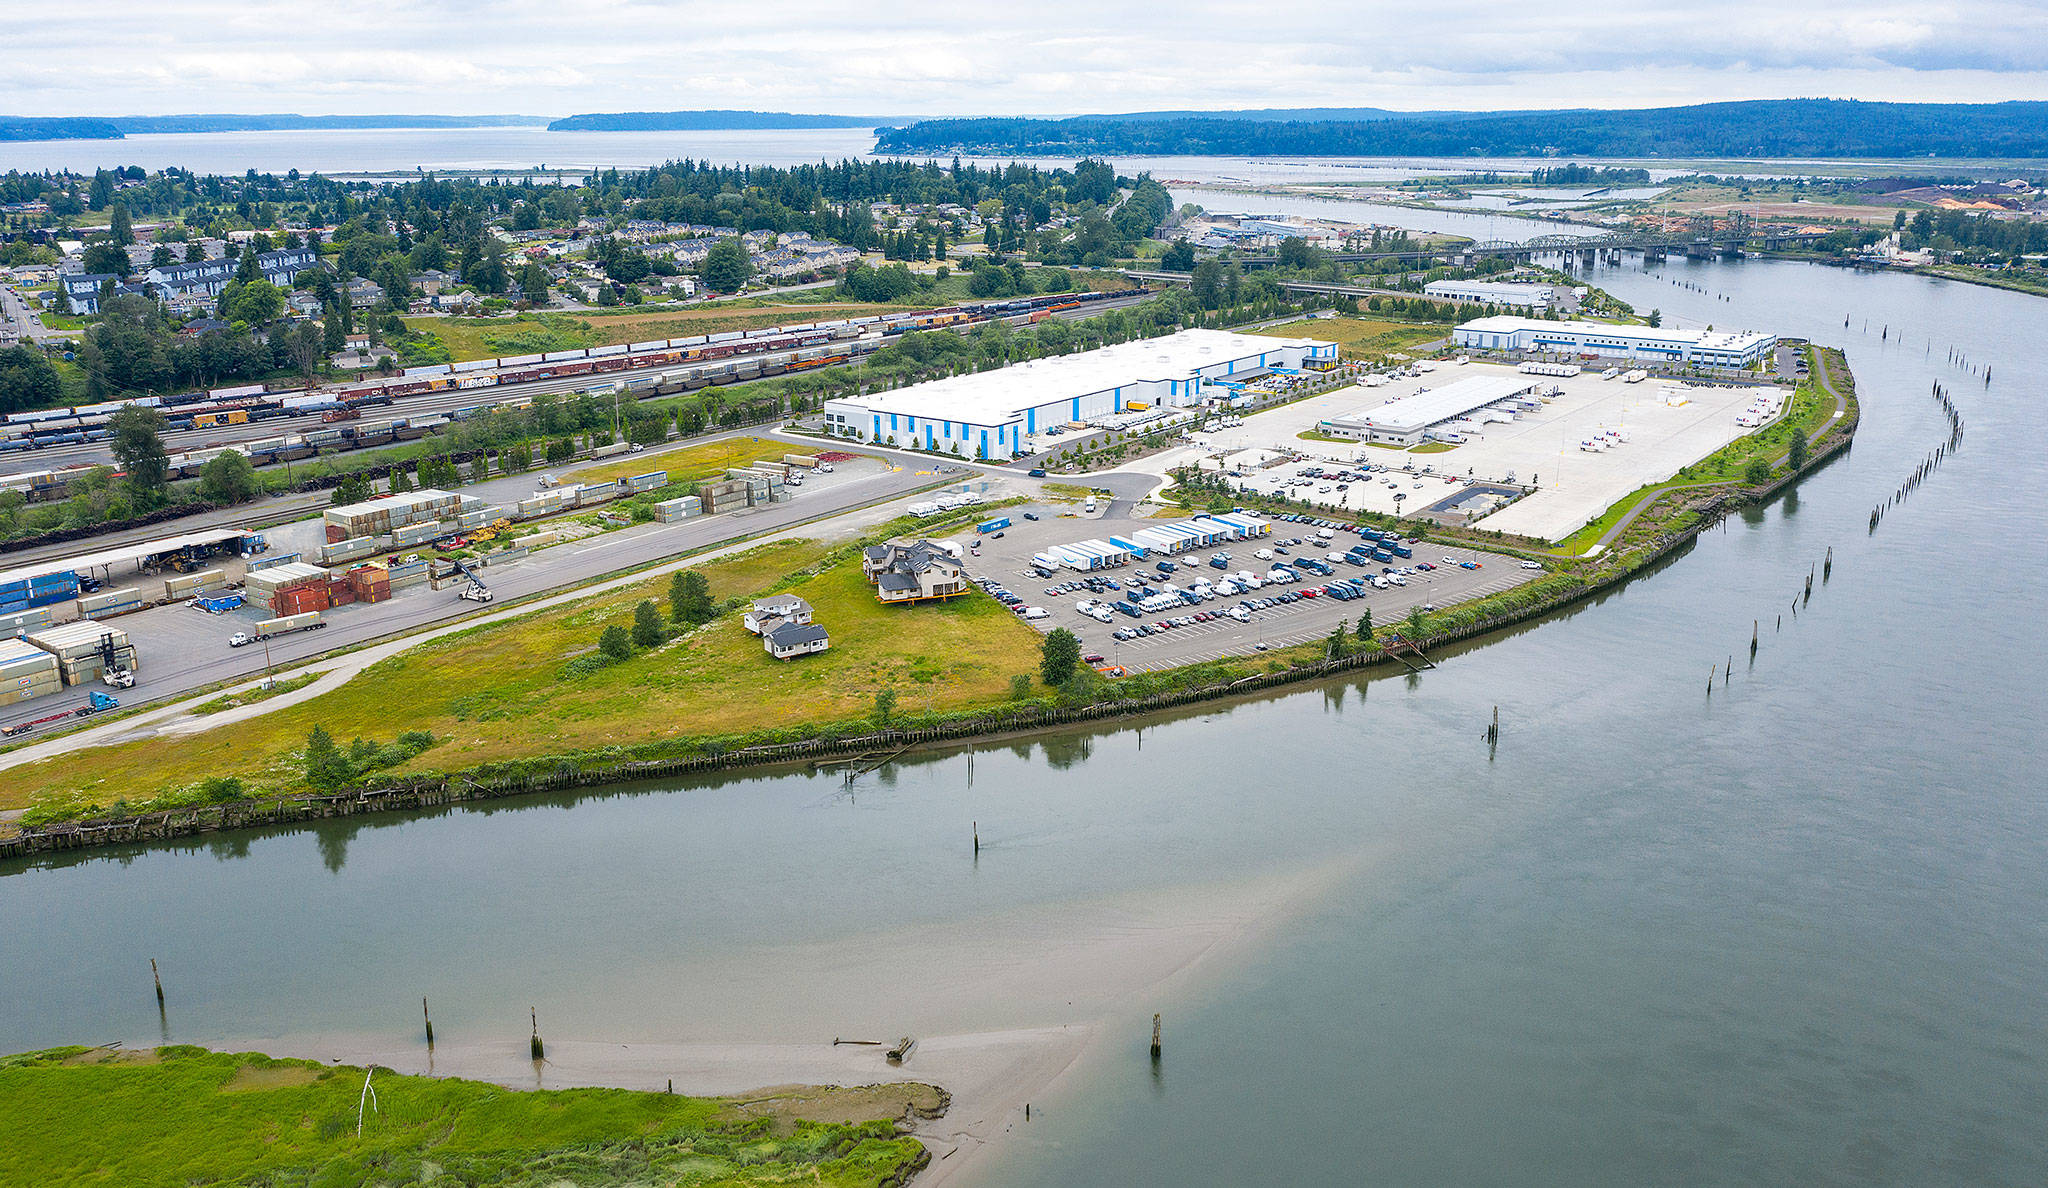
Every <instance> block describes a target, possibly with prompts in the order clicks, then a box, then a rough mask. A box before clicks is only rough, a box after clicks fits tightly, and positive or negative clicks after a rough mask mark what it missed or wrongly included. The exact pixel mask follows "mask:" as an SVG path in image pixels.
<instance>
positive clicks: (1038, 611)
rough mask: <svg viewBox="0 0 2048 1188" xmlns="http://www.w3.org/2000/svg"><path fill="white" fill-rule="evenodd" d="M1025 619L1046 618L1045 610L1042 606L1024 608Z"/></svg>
mask: <svg viewBox="0 0 2048 1188" xmlns="http://www.w3.org/2000/svg"><path fill="white" fill-rule="evenodd" d="M1024 617H1025V618H1027V619H1043V618H1044V617H1045V608H1044V607H1042V606H1027V607H1025V608H1024Z"/></svg>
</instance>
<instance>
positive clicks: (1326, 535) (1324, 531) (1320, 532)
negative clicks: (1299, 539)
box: [1316, 528, 1337, 540]
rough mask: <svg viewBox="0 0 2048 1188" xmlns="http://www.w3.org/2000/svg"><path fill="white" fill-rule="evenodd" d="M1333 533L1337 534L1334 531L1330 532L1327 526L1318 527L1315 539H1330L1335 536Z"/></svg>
mask: <svg viewBox="0 0 2048 1188" xmlns="http://www.w3.org/2000/svg"><path fill="white" fill-rule="evenodd" d="M1335 535H1337V534H1336V533H1335V532H1332V531H1330V530H1329V529H1328V528H1318V529H1316V539H1317V540H1328V539H1330V538H1331V537H1333V536H1335Z"/></svg>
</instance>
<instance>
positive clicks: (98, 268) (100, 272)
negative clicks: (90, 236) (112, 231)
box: [80, 240, 128, 276]
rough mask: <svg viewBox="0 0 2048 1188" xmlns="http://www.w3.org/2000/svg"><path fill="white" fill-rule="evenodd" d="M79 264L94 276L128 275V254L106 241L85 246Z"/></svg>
mask: <svg viewBox="0 0 2048 1188" xmlns="http://www.w3.org/2000/svg"><path fill="white" fill-rule="evenodd" d="M80 263H81V264H82V265H83V267H84V268H85V270H86V271H87V272H88V273H91V274H93V275H96V276H127V275H128V253H127V252H124V251H122V250H121V249H120V247H119V246H118V245H116V244H113V243H110V242H108V241H106V240H101V241H100V242H98V243H95V244H89V245H87V247H86V249H85V255H84V256H82V257H80Z"/></svg>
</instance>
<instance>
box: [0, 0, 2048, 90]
mask: <svg viewBox="0 0 2048 1188" xmlns="http://www.w3.org/2000/svg"><path fill="white" fill-rule="evenodd" d="M7 9H8V11H7V12H6V15H5V17H4V19H0V62H4V64H5V66H4V69H0V114H5V115H42V116H53V115H130V114H141V115H162V114H174V113H192V112H299V113H304V114H380V113H408V114H410V113H435V114H448V115H474V114H483V113H518V114H529V115H547V116H560V115H569V114H574V113H577V112H591V111H665V110H678V109H689V108H712V107H718V108H749V109H756V110H775V111H798V112H829V113H835V114H846V115H862V116H880V117H900V116H907V115H923V116H946V115H989V114H1000V115H1063V114H1075V113H1082V112H1115V111H1137V110H1148V109H1161V108H1173V109H1180V108H1191V109H1199V110H1222V109H1229V108H1243V107H1324V106H1341V107H1389V108H1396V109H1403V110H1420V109H1445V108H1453V109H1468V110H1495V109H1503V108H1545V107H1651V106H1665V105H1673V104H1682V103H1697V102H1710V101H1716V100H1727V99H1768V98H1789V97H1830V98H1857V99H1883V100H1899V101H1947V102H1994V101H1998V100H2005V99H2048V2H2044V0H1946V2H1944V0H1926V2H1923V3H1911V4H1906V3H1895V2H1891V0H1800V2H1798V3H1785V2H1784V0H1772V2H1753V0H1735V2H1716V0H1694V2H1690V3H1673V2H1670V0H1572V2H1570V3H1566V4H1555V3H1552V4H1543V3H1519V4H1505V3H1500V2H1498V0H1493V2H1481V0H1436V2H1434V3H1430V4H1427V5H1420V4H1415V3H1401V4H1395V3H1387V2H1385V0H1366V2H1362V3H1320V4H1318V3H1302V2H1299V0H1258V2H1256V3H1252V2H1246V0H1239V2H1237V3H1218V2H1214V0H1185V2H1183V3H1178V4H1171V5H1166V4H1152V3H1105V2H1104V0H1025V2H1023V3H1016V2H1012V3H1008V4H968V3H960V2H959V0H942V2H935V0H884V2H883V3H846V2H844V0H840V2H836V3H829V4H828V3H817V2H810V0H749V2H747V3H729V2H720V3H705V2H703V0H489V2H488V3H485V2H484V0H324V2H321V3H305V2H303V0H286V2H284V3H277V4H269V3H250V2H249V0H149V2H148V3H142V2H140V0H73V2H71V3H68V4H62V5H52V4H29V3H26V2H25V0H17V2H15V3H10V4H9V5H8V6H7Z"/></svg>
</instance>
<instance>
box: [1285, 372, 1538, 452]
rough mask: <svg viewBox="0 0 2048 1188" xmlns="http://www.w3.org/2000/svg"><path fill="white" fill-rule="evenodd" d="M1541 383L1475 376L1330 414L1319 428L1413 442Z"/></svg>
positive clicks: (1519, 378) (1399, 442)
mask: <svg viewBox="0 0 2048 1188" xmlns="http://www.w3.org/2000/svg"><path fill="white" fill-rule="evenodd" d="M1543 382H1544V381H1543V378H1542V377H1541V376H1528V375H1516V376H1499V377H1496V376H1489V375H1475V376H1472V377H1471V378H1470V379H1461V380H1458V381H1456V382H1455V383H1451V384H1446V385H1445V386H1443V387H1441V388H1438V389H1436V390H1435V391H1433V392H1422V393H1419V394H1417V395H1414V396H1403V397H1401V398H1400V399H1398V400H1390V401H1388V402H1387V403H1385V404H1382V405H1379V406H1377V407H1375V408H1365V409H1360V410H1359V411H1357V412H1354V413H1345V414H1344V415H1343V416H1340V417H1331V418H1330V419H1329V420H1326V421H1324V422H1322V424H1321V425H1320V426H1319V428H1321V429H1322V430H1323V432H1325V433H1328V434H1330V435H1331V436H1333V437H1348V438H1351V439H1353V440H1354V441H1378V442H1386V443H1388V444H1393V445H1415V444H1416V443H1418V442H1420V441H1421V440H1422V437H1423V434H1425V433H1427V432H1429V430H1431V429H1433V428H1435V427H1436V426H1438V425H1441V424H1443V423H1444V422H1445V421H1455V420H1457V419H1458V418H1459V417H1462V416H1464V415H1466V414H1467V413H1471V412H1476V411H1478V410H1479V409H1482V408H1485V407H1486V406H1487V405H1490V404H1498V403H1499V402H1500V401H1503V400H1509V399H1512V398H1514V397H1516V396H1520V395H1522V394H1523V393H1525V392H1529V391H1532V390H1534V389H1536V388H1539V387H1541V386H1542V385H1543Z"/></svg>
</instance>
